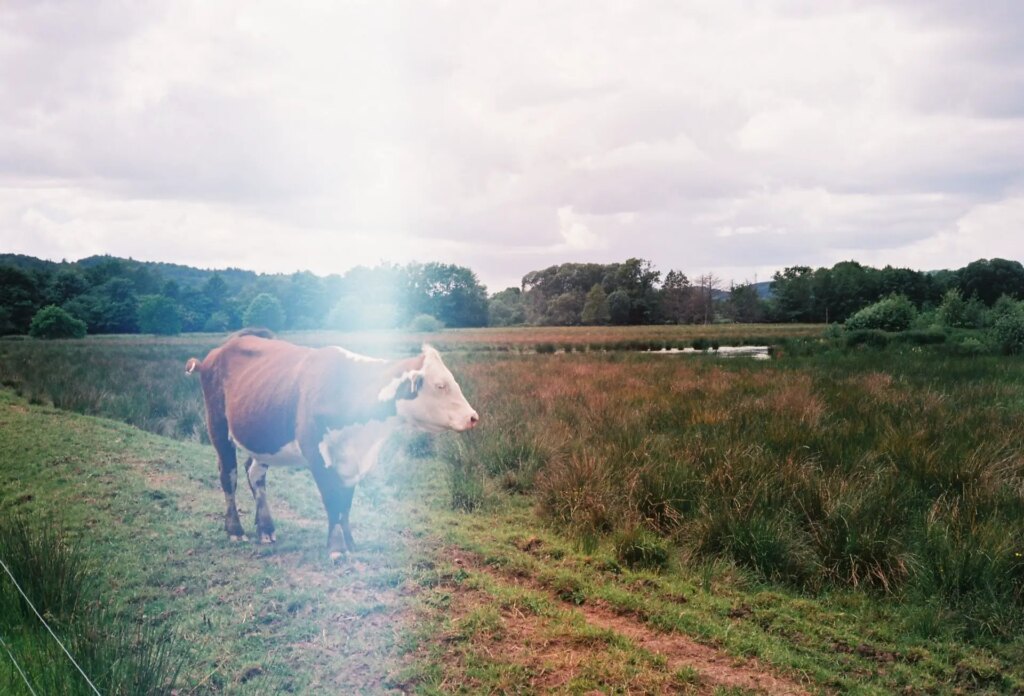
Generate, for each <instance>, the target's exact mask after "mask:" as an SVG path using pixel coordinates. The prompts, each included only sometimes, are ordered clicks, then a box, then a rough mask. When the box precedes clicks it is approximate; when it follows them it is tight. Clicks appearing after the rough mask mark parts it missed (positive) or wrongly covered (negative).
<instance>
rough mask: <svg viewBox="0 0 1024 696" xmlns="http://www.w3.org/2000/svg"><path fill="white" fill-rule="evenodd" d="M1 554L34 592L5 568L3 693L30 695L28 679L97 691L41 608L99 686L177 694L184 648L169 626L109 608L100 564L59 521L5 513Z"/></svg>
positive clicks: (59, 690) (1, 580)
mask: <svg viewBox="0 0 1024 696" xmlns="http://www.w3.org/2000/svg"><path fill="white" fill-rule="evenodd" d="M0 560H3V561H4V563H5V564H6V565H7V566H8V568H9V569H10V571H11V573H12V574H13V575H14V577H15V578H16V579H17V582H18V586H20V588H21V590H22V591H23V592H24V593H25V596H27V598H28V600H27V601H26V599H25V597H24V596H22V594H21V592H19V591H18V588H17V587H16V586H15V584H14V582H13V581H12V580H11V578H10V577H8V575H7V574H6V573H4V572H0V638H3V642H4V644H5V648H6V649H4V650H0V692H2V693H5V694H29V693H31V691H30V690H29V686H26V680H27V682H28V684H29V685H30V686H31V689H32V690H34V691H35V692H36V693H40V694H61V695H65V694H66V695H68V696H78V695H79V694H82V695H91V694H93V693H94V691H93V690H92V688H91V687H90V686H89V685H88V683H87V682H86V680H85V679H84V678H83V677H82V676H81V674H80V673H79V671H78V669H77V668H76V667H75V666H74V664H73V663H72V662H71V660H70V659H69V658H68V656H67V655H66V654H65V653H64V651H63V649H62V648H61V647H60V645H59V644H58V643H57V641H56V640H55V639H54V637H53V636H52V635H50V633H49V632H48V631H47V629H46V628H45V627H44V626H43V623H42V622H41V621H40V620H39V617H38V616H36V613H35V611H38V612H39V613H40V614H41V615H42V616H43V618H44V619H45V621H46V622H47V624H49V626H50V627H51V628H52V629H53V631H54V632H55V633H56V635H57V636H58V637H59V638H60V640H61V642H62V643H63V644H64V646H65V647H66V648H67V649H68V651H69V652H70V653H71V655H72V656H73V657H74V659H75V661H76V662H77V663H78V665H79V666H80V667H81V668H82V671H83V672H84V673H85V674H86V676H88V677H89V679H90V680H91V681H92V682H93V684H94V685H95V686H96V688H97V689H99V691H100V692H101V693H103V694H113V695H124V696H129V695H135V694H154V695H157V694H172V693H176V691H174V687H175V681H176V679H177V675H178V673H179V671H180V668H181V666H182V663H183V652H182V651H181V649H180V647H179V646H178V645H177V643H176V641H175V640H174V639H173V637H172V636H171V634H170V633H169V631H168V630H167V629H161V628H156V627H152V626H149V625H146V624H139V623H136V622H134V621H132V620H130V619H128V618H127V617H124V616H120V615H118V614H116V613H115V612H113V611H112V610H111V609H110V608H108V607H107V606H106V605H105V604H104V603H103V601H102V597H101V595H100V594H99V583H98V578H97V571H96V568H95V567H94V566H93V565H92V564H90V563H89V561H88V559H87V558H86V557H85V555H84V554H83V553H81V552H80V551H79V549H78V547H77V546H76V545H75V543H74V542H73V541H72V540H71V539H69V538H68V537H67V536H66V535H65V534H64V533H63V532H62V531H61V530H60V528H59V527H57V526H54V525H52V524H42V525H40V524H39V523H31V522H29V521H27V520H25V519H24V518H19V517H7V518H4V519H2V520H0ZM33 608H34V609H33ZM8 650H9V651H10V653H8ZM19 670H20V671H19Z"/></svg>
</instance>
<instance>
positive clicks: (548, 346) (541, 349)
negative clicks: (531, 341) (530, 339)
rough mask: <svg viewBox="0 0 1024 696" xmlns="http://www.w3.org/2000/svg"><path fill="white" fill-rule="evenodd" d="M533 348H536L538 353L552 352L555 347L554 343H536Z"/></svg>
mask: <svg viewBox="0 0 1024 696" xmlns="http://www.w3.org/2000/svg"><path fill="white" fill-rule="evenodd" d="M534 350H536V351H537V352H538V353H546V354H550V353H554V352H555V350H556V348H555V344H554V343H538V344H537V345H536V346H534Z"/></svg>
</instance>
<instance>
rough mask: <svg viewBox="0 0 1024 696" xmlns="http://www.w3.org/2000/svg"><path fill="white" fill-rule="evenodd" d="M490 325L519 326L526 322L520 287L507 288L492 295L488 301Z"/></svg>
mask: <svg viewBox="0 0 1024 696" xmlns="http://www.w3.org/2000/svg"><path fill="white" fill-rule="evenodd" d="M487 318H488V324H489V325H490V326H517V325H519V324H523V323H525V322H526V309H525V307H524V306H523V292H522V290H520V289H519V288H505V289H504V290H502V291H501V292H496V293H494V294H493V295H491V297H490V299H489V300H488V301H487Z"/></svg>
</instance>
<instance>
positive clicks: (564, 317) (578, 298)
mask: <svg viewBox="0 0 1024 696" xmlns="http://www.w3.org/2000/svg"><path fill="white" fill-rule="evenodd" d="M548 305H549V306H548V310H547V316H548V320H549V321H550V322H551V323H552V324H554V325H556V326H576V325H577V324H579V323H580V314H581V313H582V311H583V295H581V294H580V293H575V292H563V293H562V294H561V295H559V296H557V297H555V298H554V299H552V300H551V301H550V302H549V303H548Z"/></svg>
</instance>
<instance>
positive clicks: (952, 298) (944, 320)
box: [937, 288, 985, 329]
mask: <svg viewBox="0 0 1024 696" xmlns="http://www.w3.org/2000/svg"><path fill="white" fill-rule="evenodd" d="M937 315H938V319H939V323H940V324H942V325H943V326H945V327H946V328H949V329H978V328H981V326H982V324H983V323H984V321H985V307H984V305H982V304H981V301H979V300H978V299H977V298H971V300H969V301H968V300H965V299H964V297H963V295H961V294H960V291H959V290H958V289H956V288H950V289H949V290H947V291H946V294H945V295H943V296H942V303H941V304H940V305H939V307H938V310H937Z"/></svg>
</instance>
